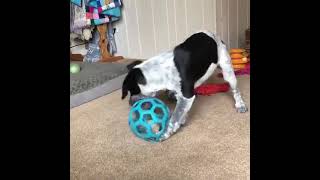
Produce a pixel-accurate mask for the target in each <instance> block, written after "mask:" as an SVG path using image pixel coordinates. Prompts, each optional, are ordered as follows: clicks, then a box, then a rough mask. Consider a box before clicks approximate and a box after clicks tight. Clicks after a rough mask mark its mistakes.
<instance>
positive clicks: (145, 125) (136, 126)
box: [129, 98, 170, 142]
mask: <svg viewBox="0 0 320 180" xmlns="http://www.w3.org/2000/svg"><path fill="white" fill-rule="evenodd" d="M169 112H170V111H169V108H168V106H167V105H166V104H165V103H163V102H162V101H161V100H159V99H157V98H145V99H141V100H139V101H137V102H135V103H134V104H133V106H132V108H131V110H130V113H129V126H130V129H131V131H132V132H133V133H134V134H135V135H136V136H137V137H139V138H141V139H144V140H146V141H153V142H159V140H160V137H161V135H163V134H164V133H165V130H166V128H167V124H168V121H169Z"/></svg>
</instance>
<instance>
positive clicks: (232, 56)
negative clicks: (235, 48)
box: [231, 53, 244, 59]
mask: <svg viewBox="0 0 320 180" xmlns="http://www.w3.org/2000/svg"><path fill="white" fill-rule="evenodd" d="M243 57H244V56H243V54H241V53H233V54H231V58H232V59H240V58H243Z"/></svg>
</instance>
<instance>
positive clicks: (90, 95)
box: [70, 62, 128, 108]
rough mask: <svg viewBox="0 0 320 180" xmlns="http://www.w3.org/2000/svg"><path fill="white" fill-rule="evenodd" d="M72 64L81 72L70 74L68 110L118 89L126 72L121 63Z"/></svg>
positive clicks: (124, 66) (124, 65)
mask: <svg viewBox="0 0 320 180" xmlns="http://www.w3.org/2000/svg"><path fill="white" fill-rule="evenodd" d="M74 63H78V64H79V65H80V67H81V71H80V72H79V73H75V74H70V108H73V107H76V106H79V105H81V104H83V103H86V102H89V101H91V100H93V99H96V98H98V97H100V96H103V95H106V94H109V93H111V92H112V91H115V90H117V89H120V88H121V85H122V82H123V79H124V77H125V75H126V74H127V72H128V70H127V67H126V64H122V63H83V62H74Z"/></svg>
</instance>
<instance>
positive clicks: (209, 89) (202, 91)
mask: <svg viewBox="0 0 320 180" xmlns="http://www.w3.org/2000/svg"><path fill="white" fill-rule="evenodd" d="M229 87H230V86H229V84H228V83H222V84H204V85H201V86H199V87H197V88H196V89H195V93H196V94H197V95H205V96H209V95H211V94H215V93H219V92H227V91H229Z"/></svg>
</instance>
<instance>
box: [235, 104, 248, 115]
mask: <svg viewBox="0 0 320 180" xmlns="http://www.w3.org/2000/svg"><path fill="white" fill-rule="evenodd" d="M236 108H237V112H239V113H245V112H247V111H248V108H247V107H246V106H245V105H241V106H239V107H236Z"/></svg>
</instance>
